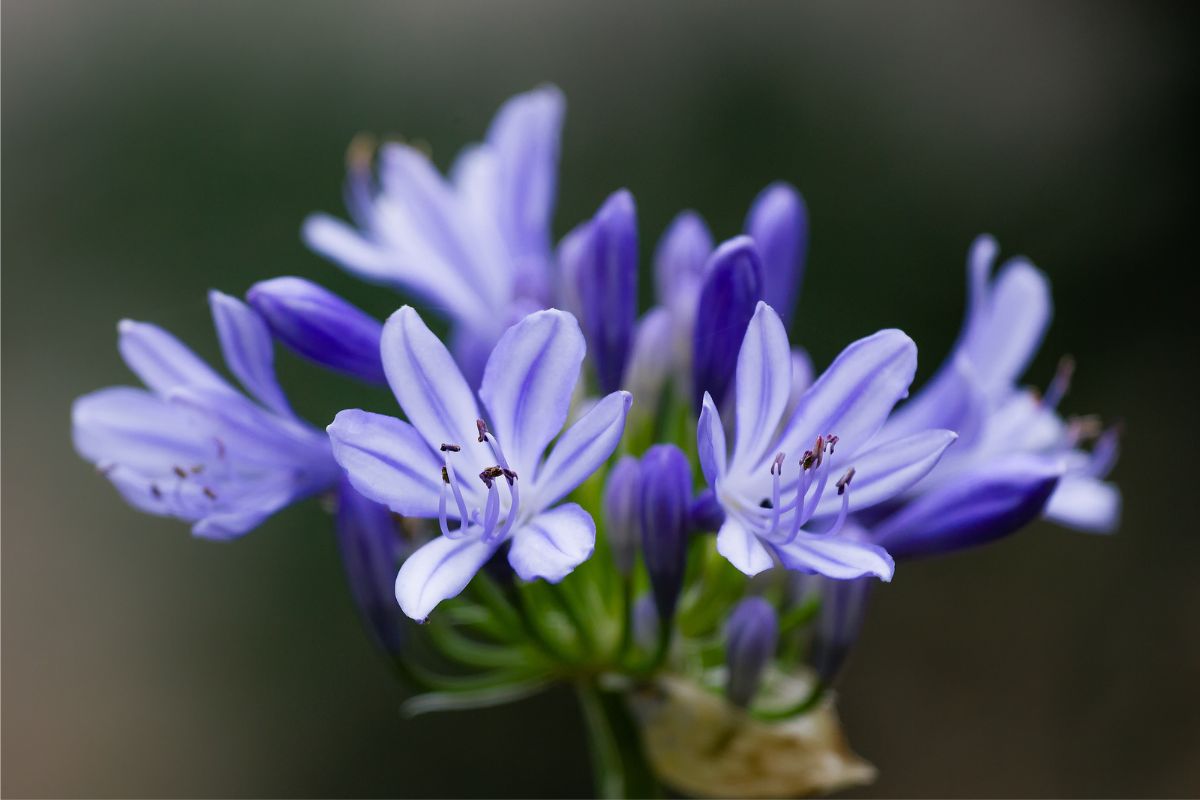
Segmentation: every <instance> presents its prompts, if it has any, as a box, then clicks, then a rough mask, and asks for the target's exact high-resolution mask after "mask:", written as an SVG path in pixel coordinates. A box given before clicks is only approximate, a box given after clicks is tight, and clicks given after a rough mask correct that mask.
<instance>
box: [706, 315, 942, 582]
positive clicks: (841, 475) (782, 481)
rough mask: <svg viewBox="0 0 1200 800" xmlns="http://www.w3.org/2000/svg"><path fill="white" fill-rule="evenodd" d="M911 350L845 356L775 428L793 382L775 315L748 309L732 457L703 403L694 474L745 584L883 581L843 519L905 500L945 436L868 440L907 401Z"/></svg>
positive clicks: (895, 336)
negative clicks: (788, 579)
mask: <svg viewBox="0 0 1200 800" xmlns="http://www.w3.org/2000/svg"><path fill="white" fill-rule="evenodd" d="M916 358H917V353H916V346H915V345H914V344H913V342H912V340H911V339H909V338H908V337H907V336H905V335H904V334H903V333H901V332H900V331H896V330H885V331H880V332H879V333H876V334H875V335H873V336H869V337H867V338H865V339H861V340H859V341H858V342H855V343H854V344H851V345H850V346H849V347H847V348H846V349H845V350H844V351H843V352H842V353H841V355H839V356H838V357H837V359H835V360H834V362H833V364H831V365H830V367H829V368H828V369H827V370H826V371H825V373H824V374H822V375H821V377H820V378H818V379H817V380H816V382H815V383H813V385H812V386H811V387H810V388H809V389H808V390H807V391H806V392H805V393H804V395H803V396H802V397H801V398H800V400H799V401H798V403H797V404H796V408H795V411H794V412H793V413H792V416H791V418H790V419H789V420H788V421H787V422H786V423H784V424H783V425H782V427H781V424H780V423H781V422H782V420H783V414H784V410H785V408H786V407H787V406H788V404H789V400H790V394H791V388H792V376H791V363H792V360H791V352H790V350H789V347H788V339H787V333H786V331H785V330H784V327H783V322H782V321H781V320H780V319H779V315H778V314H776V313H775V312H774V310H773V309H771V307H770V306H768V305H766V304H765V303H759V305H758V307H757V308H756V310H755V312H754V316H753V318H752V320H751V322H750V325H749V328H748V329H747V331H746V336H745V339H744V341H743V343H742V345H741V350H740V352H739V354H738V359H737V374H736V376H735V381H736V389H735V392H736V393H735V397H734V401H735V412H736V423H737V432H736V437H735V443H734V447H733V452H732V454H729V453H728V452H727V449H726V444H725V429H724V427H723V425H722V422H721V418H720V414H719V412H718V410H717V407H716V405H715V404H714V403H713V402H712V398H711V397H709V396H707V395H706V396H705V398H704V404H703V410H702V411H701V414H700V420H699V424H698V428H697V438H698V442H697V443H698V448H699V455H700V464H701V467H702V469H703V471H704V476H705V479H706V480H707V481H708V485H709V487H710V488H711V489H712V491H713V499H715V501H716V502H717V503H719V505H720V506H721V509H722V511H723V512H724V516H725V519H724V522H723V524H722V525H721V528H720V531H719V532H718V534H717V549H718V550H719V552H720V553H721V554H722V555H723V556H725V557H726V558H727V559H729V561H730V562H731V563H732V564H733V565H734V566H735V567H737V568H738V569H740V570H742V571H743V572H745V573H746V574H748V575H754V574H756V573H759V572H761V571H763V570H765V569H768V568H770V567H771V566H773V565H774V563H775V560H776V559H778V560H779V562H781V563H782V564H783V565H784V566H785V567H788V568H791V569H798V570H801V571H806V572H817V573H820V574H823V575H826V576H828V577H831V578H839V579H847V578H857V577H861V576H864V575H874V576H876V577H880V578H883V579H884V580H890V579H891V576H892V571H893V563H892V559H891V557H890V556H889V555H888V554H887V552H886V551H884V550H883V549H882V548H880V547H877V546H874V545H871V544H869V543H865V542H863V541H861V540H860V537H859V536H858V535H857V528H856V527H855V526H853V525H851V526H849V527H848V526H847V521H848V519H849V514H850V512H852V511H856V510H861V509H864V508H867V507H870V506H872V505H875V504H877V503H880V502H882V501H884V500H887V499H889V498H891V497H893V496H895V495H897V494H899V493H901V492H903V491H904V490H906V489H908V488H909V487H910V486H911V485H912V484H914V483H915V482H916V481H918V480H920V479H921V478H922V477H923V476H924V475H925V474H926V473H928V472H929V470H931V469H932V468H933V466H934V465H935V464H936V463H937V461H938V459H939V458H940V457H941V455H942V453H943V452H944V451H945V450H946V448H947V447H949V446H950V444H951V443H952V442H953V441H954V440H955V438H956V436H955V434H954V433H953V432H951V431H948V430H941V429H931V430H923V431H919V432H917V433H914V434H910V435H905V436H902V437H897V438H885V437H880V436H877V434H878V433H879V431H880V429H881V428H882V426H883V423H884V421H885V420H886V418H887V416H888V414H889V413H890V412H891V410H892V407H893V406H894V405H895V403H896V402H897V401H898V400H899V399H900V398H902V397H903V396H904V395H905V394H906V393H907V391H908V386H909V384H910V383H911V382H912V378H913V373H914V371H915V369H916Z"/></svg>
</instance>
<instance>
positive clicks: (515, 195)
mask: <svg viewBox="0 0 1200 800" xmlns="http://www.w3.org/2000/svg"><path fill="white" fill-rule="evenodd" d="M565 107H566V100H565V99H564V98H563V94H562V92H561V91H559V90H558V88H557V87H555V86H549V85H547V86H540V87H538V88H537V89H534V90H533V91H529V92H525V93H523V94H519V95H516V96H515V97H513V98H511V99H509V100H508V101H507V102H505V104H504V105H503V106H501V107H500V110H499V111H497V112H496V116H495V118H494V119H493V120H492V125H491V128H489V130H488V134H487V142H488V145H489V146H490V149H491V150H493V151H494V152H495V153H496V154H497V160H498V162H499V178H500V180H499V192H498V196H497V200H498V203H497V212H498V214H499V221H500V225H501V228H502V230H503V231H504V233H505V238H506V239H507V240H508V242H509V245H510V247H512V248H513V251H514V255H515V256H516V257H517V258H518V260H519V261H520V262H521V263H523V264H527V265H530V266H533V265H534V264H531V262H534V263H536V266H537V267H539V268H541V269H544V268H545V266H546V264H545V260H546V256H547V255H548V252H549V244H550V241H549V240H550V221H551V217H552V215H553V213H554V202H555V195H556V193H557V185H558V153H559V139H560V138H561V135H562V124H563V114H564V111H565ZM537 262H540V263H537ZM531 277H532V276H531ZM541 280H542V281H546V280H548V276H541Z"/></svg>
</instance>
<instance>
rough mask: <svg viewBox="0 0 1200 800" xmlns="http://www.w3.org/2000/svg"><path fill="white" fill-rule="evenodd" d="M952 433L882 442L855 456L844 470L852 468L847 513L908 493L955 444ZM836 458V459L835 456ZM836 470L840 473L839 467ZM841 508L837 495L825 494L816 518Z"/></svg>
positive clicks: (835, 493) (922, 435)
mask: <svg viewBox="0 0 1200 800" xmlns="http://www.w3.org/2000/svg"><path fill="white" fill-rule="evenodd" d="M957 438H958V435H957V434H956V433H954V431H947V430H940V429H935V430H929V431H922V432H921V433H914V434H912V435H910V436H904V437H901V438H898V439H892V440H890V441H886V442H882V443H880V444H877V445H874V446H873V447H871V448H870V449H868V450H865V451H863V452H860V453H855V454H854V457H853V459H852V460H850V461H847V462H846V463H845V466H846V467H853V468H854V479H853V480H852V481H851V483H850V486H849V488H848V489H847V491H849V492H850V501H849V502H850V506H849V508H850V511H860V510H862V509H864V508H870V507H871V506H873V505H876V504H878V503H882V502H883V501H884V500H889V499H891V498H892V497H895V496H896V495H899V494H900V493H902V492H905V491H907V490H908V489H910V488H911V487H912V486H914V485H915V484H916V483H917V482H918V481H920V480H921V479H922V478H924V477H925V476H926V475H928V474H929V472H930V470H932V469H933V468H934V467H935V466H936V465H937V463H938V460H939V459H940V458H941V457H942V453H944V452H946V448H947V447H949V446H950V445H952V444H954V442H955V440H956V439H957ZM834 458H836V456H834ZM838 469H839V470H840V469H841V466H840V465H839V467H838ZM841 507H842V498H841V497H840V496H839V495H838V494H837V492H825V494H824V495H822V497H821V500H820V502H818V503H817V511H816V513H817V515H818V516H820V515H823V514H835V513H837V511H838V510H839V509H840V508H841Z"/></svg>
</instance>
